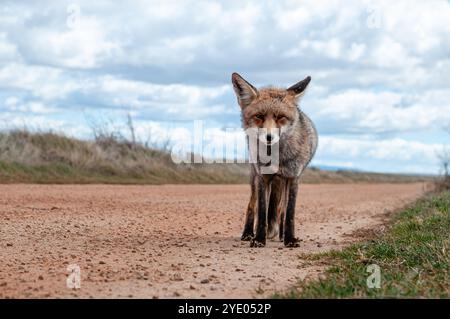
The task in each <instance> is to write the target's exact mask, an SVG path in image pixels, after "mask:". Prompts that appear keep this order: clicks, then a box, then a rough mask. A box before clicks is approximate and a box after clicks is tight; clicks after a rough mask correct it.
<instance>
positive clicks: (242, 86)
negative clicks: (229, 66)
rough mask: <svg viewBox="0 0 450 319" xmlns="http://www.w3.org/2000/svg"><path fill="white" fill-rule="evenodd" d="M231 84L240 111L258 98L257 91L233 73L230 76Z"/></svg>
mask: <svg viewBox="0 0 450 319" xmlns="http://www.w3.org/2000/svg"><path fill="white" fill-rule="evenodd" d="M231 82H233V89H234V92H235V93H236V96H237V98H238V103H239V105H240V106H241V108H242V109H243V108H245V107H247V106H248V105H250V103H252V101H253V100H254V99H256V97H258V90H257V89H256V88H255V87H254V86H253V85H251V84H250V83H248V82H247V81H245V80H244V78H243V77H242V76H240V75H239V74H237V73H233V74H232V75H231Z"/></svg>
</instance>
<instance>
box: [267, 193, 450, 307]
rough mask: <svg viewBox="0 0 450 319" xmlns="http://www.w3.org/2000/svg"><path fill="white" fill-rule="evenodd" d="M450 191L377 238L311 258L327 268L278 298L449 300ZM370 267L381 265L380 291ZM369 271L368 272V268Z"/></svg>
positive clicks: (412, 211) (410, 211)
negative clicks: (318, 275) (323, 262)
mask: <svg viewBox="0 0 450 319" xmlns="http://www.w3.org/2000/svg"><path fill="white" fill-rule="evenodd" d="M449 206H450V191H448V190H447V191H444V192H441V193H439V194H433V195H429V196H427V197H426V198H424V199H421V200H419V201H418V202H416V203H415V204H414V205H412V206H411V207H409V208H407V209H405V210H403V211H402V212H400V213H399V214H396V215H395V217H394V218H393V220H392V222H391V223H390V225H388V227H387V228H386V230H385V231H383V232H381V233H380V234H378V235H377V236H376V238H374V239H372V240H370V241H368V242H365V243H360V244H354V245H352V246H350V247H348V248H345V249H343V250H342V251H331V252H328V253H324V254H317V255H312V256H310V258H311V259H316V260H322V261H323V260H325V261H326V262H327V264H328V265H330V266H329V268H328V269H327V270H326V273H325V275H324V276H323V277H321V278H320V279H318V280H313V281H303V282H300V283H299V284H298V286H296V288H294V289H292V290H291V291H289V292H288V293H286V294H283V295H276V296H275V297H278V298H449V297H450V277H449V275H450V273H449V253H448V249H449V243H450V213H449ZM369 265H378V266H379V267H380V268H379V269H380V274H381V277H380V278H381V280H380V285H379V286H380V287H379V288H375V287H374V288H369V286H368V284H367V281H368V279H369V281H370V282H371V283H372V286H373V284H374V283H375V284H376V281H373V279H374V277H373V276H372V277H369V276H371V275H372V273H373V270H372V271H370V272H369V271H368V266H369ZM369 269H370V267H369Z"/></svg>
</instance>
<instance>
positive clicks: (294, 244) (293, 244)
mask: <svg viewBox="0 0 450 319" xmlns="http://www.w3.org/2000/svg"><path fill="white" fill-rule="evenodd" d="M284 246H286V247H299V246H300V240H299V239H298V238H292V239H289V240H285V241H284Z"/></svg>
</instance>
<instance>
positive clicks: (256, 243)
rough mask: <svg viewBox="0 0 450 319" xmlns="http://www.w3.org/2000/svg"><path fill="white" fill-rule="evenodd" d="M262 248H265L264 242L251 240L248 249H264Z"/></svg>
mask: <svg viewBox="0 0 450 319" xmlns="http://www.w3.org/2000/svg"><path fill="white" fill-rule="evenodd" d="M264 246H266V242H265V241H259V240H256V239H252V241H251V242H250V247H255V248H258V247H264Z"/></svg>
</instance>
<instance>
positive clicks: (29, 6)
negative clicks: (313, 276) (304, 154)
mask: <svg viewBox="0 0 450 319" xmlns="http://www.w3.org/2000/svg"><path fill="white" fill-rule="evenodd" d="M70 4H72V3H71V2H63V1H62V2H58V3H56V4H55V2H52V1H45V0H44V1H39V2H35V3H28V2H20V1H14V2H13V1H7V2H5V3H4V4H2V6H1V8H0V16H1V17H2V18H1V19H0V30H1V31H0V101H3V102H4V103H3V106H0V107H1V108H2V111H4V112H7V113H4V114H2V118H3V119H5V118H7V119H8V121H11V122H13V123H16V122H17V121H22V120H23V119H24V113H27V112H28V113H30V114H34V115H30V117H27V121H28V120H30V121H31V119H32V118H34V117H33V116H36V118H37V119H39V120H37V121H43V119H47V120H48V121H56V122H57V123H59V124H58V125H61V127H67V129H69V128H70V127H71V128H73V127H79V128H78V130H79V131H80V132H81V131H83V130H82V129H81V128H80V127H82V126H83V125H85V124H84V123H81V122H80V119H79V118H81V116H80V117H77V119H76V120H74V119H73V118H72V115H73V114H74V113H71V112H75V113H76V112H78V113H80V112H81V111H83V110H84V111H89V112H96V111H99V112H104V113H107V114H112V115H114V116H123V114H124V113H126V112H132V113H133V115H134V116H135V117H136V119H137V121H140V122H141V123H142V125H144V124H145V123H146V122H152V123H156V122H158V121H159V122H164V121H175V120H180V121H191V120H194V119H199V118H200V119H205V120H207V121H210V122H211V123H214V125H216V126H217V127H220V126H224V125H229V124H233V125H235V126H238V125H239V114H238V113H239V109H238V107H237V105H236V101H235V97H234V96H233V92H232V90H231V86H230V83H229V81H230V79H229V77H230V74H231V72H233V71H238V72H240V73H242V74H243V75H244V76H245V77H246V78H248V79H249V80H250V81H251V82H252V83H254V84H255V85H291V84H293V83H295V82H296V81H298V80H300V79H301V78H304V77H305V76H306V75H311V76H312V78H313V82H312V85H311V88H310V90H309V92H308V93H307V95H306V96H305V99H304V101H303V104H302V108H304V109H305V111H306V112H307V113H308V114H311V117H312V118H313V119H314V120H315V121H316V122H317V124H318V128H319V132H320V133H321V135H324V134H332V135H335V136H334V137H336V138H337V137H339V138H341V137H342V136H343V135H344V134H352V136H353V137H352V138H353V139H357V137H358V138H359V139H360V140H362V138H361V137H360V135H361V134H363V135H364V136H370V138H371V139H372V140H373V141H382V140H385V139H386V136H385V134H389V138H390V139H391V140H392V141H393V142H392V143H394V142H395V143H394V144H395V145H396V147H397V148H398V149H402V147H403V148H404V147H406V146H402V144H401V143H400V142H399V141H400V140H406V139H405V136H406V135H405V134H408V133H411V132H415V133H416V138H417V139H418V140H417V141H415V142H417V143H422V144H423V143H425V142H424V141H423V140H421V139H420V135H421V134H422V133H423V134H425V135H427V136H430V135H431V134H436V137H439V139H443V134H442V133H439V132H438V129H437V127H438V126H439V125H441V124H444V123H445V122H448V123H450V93H448V92H449V90H448V83H450V59H449V56H450V40H449V37H448V35H449V34H450V24H449V23H448V21H450V3H449V2H448V1H445V0H430V1H426V2H423V1H419V0H400V1H395V2H392V1H387V0H380V1H369V0H366V1H362V2H361V1H346V2H345V3H343V2H342V1H338V0H324V1H293V0H285V1H276V2H260V1H256V0H254V1H248V2H245V3H243V2H234V1H233V2H218V1H206V0H201V1H194V0H187V1H182V2H179V1H156V0H152V1H143V0H136V1H127V2H126V3H125V2H123V3H119V2H115V3H114V2H107V1H97V2H92V1H87V0H79V1H76V4H78V5H79V8H80V16H79V17H77V19H76V20H77V21H76V23H75V25H68V19H69V20H70V19H71V18H72V16H71V14H72V13H73V12H72V11H70V10H68V9H69V6H68V5H70ZM374 17H375V18H376V19H375V20H376V22H379V24H378V25H372V24H371V23H370V19H372V18H374ZM14 99H16V100H14ZM5 114H7V115H5ZM44 114H45V116H44ZM74 121H78V123H74ZM56 122H55V123H56ZM55 123H54V124H55ZM55 125H56V124H55ZM172 129H175V128H172ZM74 130H75V131H76V130H77V129H74ZM430 132H433V133H430ZM177 134H183V131H182V130H181V131H180V132H178V133H177ZM358 134H359V135H358ZM331 137H333V136H331ZM325 138H330V136H325ZM429 141H430V138H428V143H429ZM412 142H414V141H409V142H408V143H410V144H408V145H409V146H407V147H410V148H412V149H416V148H415V147H416V146H413V145H412V144H411V143H412ZM364 143H365V142H364ZM394 144H393V145H394ZM425 144H426V143H425ZM353 145H359V144H357V143H356V144H355V143H353ZM430 145H434V144H433V143H431V144H430ZM330 147H331V146H330ZM348 147H349V150H347V151H348V154H349V156H350V155H351V156H354V158H352V159H345V158H339V157H338V155H330V157H329V158H326V159H323V160H324V161H328V162H329V163H331V162H335V163H337V162H340V163H352V164H354V165H363V166H364V165H369V163H372V164H370V165H372V166H373V165H374V164H373V162H371V160H370V159H369V158H365V159H364V162H363V163H359V162H358V158H360V157H361V156H362V155H361V154H362V153H360V151H359V150H360V149H361V148H364V147H363V146H358V147H356V146H348ZM433 147H434V146H433ZM381 149H382V148H381V146H380V151H372V152H371V155H372V158H373V159H377V160H379V161H384V159H383V158H382V157H383V156H386V154H384V153H383V152H382V151H381ZM386 149H389V147H387V148H386ZM414 152H416V151H414ZM414 152H413V153H412V154H416V153H417V152H416V153H414ZM352 154H353V155H352ZM333 156H334V157H333ZM427 159H429V160H431V159H430V158H427ZM404 161H405V162H404V163H403V166H402V167H412V166H413V165H416V164H413V162H414V161H415V160H414V159H413V157H411V158H410V159H405V160H404ZM408 161H409V162H408ZM406 162H408V163H406ZM392 165H394V164H392ZM422 165H425V164H422ZM402 167H398V168H397V169H402Z"/></svg>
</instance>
